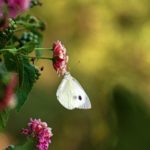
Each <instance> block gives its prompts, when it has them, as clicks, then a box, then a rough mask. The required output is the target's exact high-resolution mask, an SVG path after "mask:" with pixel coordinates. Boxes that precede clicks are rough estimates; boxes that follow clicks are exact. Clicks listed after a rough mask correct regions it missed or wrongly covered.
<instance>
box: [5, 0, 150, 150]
mask: <svg viewBox="0 0 150 150" xmlns="http://www.w3.org/2000/svg"><path fill="white" fill-rule="evenodd" d="M31 13H33V14H35V15H36V16H37V17H38V18H41V19H43V20H44V21H45V22H46V24H47V29H46V31H45V32H44V35H45V39H44V47H50V46H51V44H52V43H53V42H54V41H56V40H57V39H59V40H61V41H62V43H63V44H64V45H65V47H66V48H67V50H68V54H69V57H70V60H69V70H70V72H71V74H72V75H73V76H74V77H75V78H76V79H77V80H79V82H80V83H81V84H82V85H83V87H84V89H85V90H86V92H87V93H88V95H89V97H90V100H91V103H92V109H91V110H72V111H69V110H66V109H64V108H63V107H62V106H61V105H60V104H59V102H58V101H57V99H56V90H57V87H58V85H59V83H60V81H61V77H60V78H59V77H58V76H57V75H56V72H55V71H54V70H53V67H52V64H51V62H47V61H40V62H39V63H38V65H39V66H44V68H45V69H44V71H43V72H42V75H41V77H40V80H39V81H37V83H36V84H35V86H34V89H33V90H32V92H31V94H30V96H29V99H28V101H27V102H26V103H25V105H24V107H23V108H22V110H21V111H20V113H17V112H14V113H13V114H12V115H11V116H10V119H9V123H8V126H7V132H8V133H9V134H10V135H11V136H12V137H14V138H15V139H16V141H17V139H19V138H22V136H19V130H20V129H21V128H22V127H25V126H26V124H27V122H28V120H29V118H30V117H32V118H42V120H44V121H46V122H48V124H49V126H50V127H52V128H53V134H54V136H53V138H52V144H51V145H50V149H51V150H141V149H143V150H150V111H149V108H150V1H149V0H76V1H72V0H64V1H63V0H57V1H56V0H43V6H42V7H41V8H40V7H37V8H34V9H33V10H32V11H31ZM45 55H47V53H45Z"/></svg>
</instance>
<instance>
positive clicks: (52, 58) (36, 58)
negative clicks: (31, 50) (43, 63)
mask: <svg viewBox="0 0 150 150" xmlns="http://www.w3.org/2000/svg"><path fill="white" fill-rule="evenodd" d="M24 56H26V55H24ZM26 57H28V58H35V59H47V60H53V58H49V57H35V56H26Z"/></svg>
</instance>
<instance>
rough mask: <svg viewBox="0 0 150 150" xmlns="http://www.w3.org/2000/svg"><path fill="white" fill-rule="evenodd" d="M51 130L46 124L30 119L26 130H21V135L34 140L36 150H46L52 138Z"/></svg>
mask: <svg viewBox="0 0 150 150" xmlns="http://www.w3.org/2000/svg"><path fill="white" fill-rule="evenodd" d="M51 130H52V129H51V128H49V127H48V125H47V123H46V122H42V121H41V120H40V119H30V122H29V123H28V126H27V128H25V129H22V131H21V133H22V134H24V135H28V136H31V137H33V138H36V139H37V144H36V147H37V148H38V150H48V147H49V144H50V143H51V137H52V136H53V134H52V131H51Z"/></svg>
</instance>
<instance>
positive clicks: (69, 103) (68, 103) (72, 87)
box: [56, 72, 91, 110]
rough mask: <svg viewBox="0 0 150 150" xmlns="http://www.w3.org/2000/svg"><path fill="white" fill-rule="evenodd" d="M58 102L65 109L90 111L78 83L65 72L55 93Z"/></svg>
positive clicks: (84, 94) (87, 98) (89, 103)
mask: <svg viewBox="0 0 150 150" xmlns="http://www.w3.org/2000/svg"><path fill="white" fill-rule="evenodd" d="M56 96H57V99H58V101H59V102H60V103H61V104H62V105H63V106H64V107H65V108H67V109H70V110H71V109H75V108H79V109H90V108H91V102H90V100H89V97H88V96H87V94H86V93H85V91H84V89H83V88H82V86H81V85H80V83H79V82H78V81H77V80H76V79H74V78H73V77H72V76H71V74H70V73H69V72H66V73H65V75H64V78H63V80H62V82H61V83H60V85H59V87H58V90H57V93H56Z"/></svg>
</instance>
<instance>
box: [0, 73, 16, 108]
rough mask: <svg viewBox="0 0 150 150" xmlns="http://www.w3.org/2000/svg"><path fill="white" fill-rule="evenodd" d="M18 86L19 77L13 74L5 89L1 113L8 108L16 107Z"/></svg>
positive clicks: (1, 102)
mask: <svg viewBox="0 0 150 150" xmlns="http://www.w3.org/2000/svg"><path fill="white" fill-rule="evenodd" d="M16 85H17V75H16V74H13V75H12V76H11V78H10V81H9V83H8V85H7V86H6V88H5V89H4V96H3V99H0V111H2V110H4V109H5V108H7V107H14V106H15V104H16V103H15V102H16V101H15V100H16V99H15V94H14V90H15V88H16Z"/></svg>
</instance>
